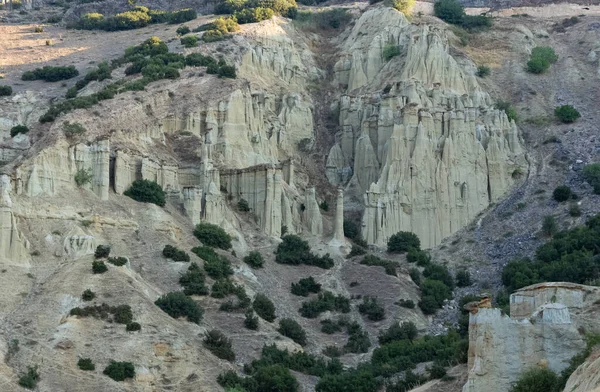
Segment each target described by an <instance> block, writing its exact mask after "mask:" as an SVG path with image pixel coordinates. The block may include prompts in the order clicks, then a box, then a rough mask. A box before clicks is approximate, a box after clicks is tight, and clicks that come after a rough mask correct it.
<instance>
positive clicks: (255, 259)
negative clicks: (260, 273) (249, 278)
mask: <svg viewBox="0 0 600 392" xmlns="http://www.w3.org/2000/svg"><path fill="white" fill-rule="evenodd" d="M244 263H246V264H248V265H249V266H250V267H252V268H262V267H263V265H264V263H265V261H264V260H263V257H262V255H261V254H260V252H259V251H256V250H253V251H251V252H250V253H248V256H246V257H244Z"/></svg>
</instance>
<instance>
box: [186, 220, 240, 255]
mask: <svg viewBox="0 0 600 392" xmlns="http://www.w3.org/2000/svg"><path fill="white" fill-rule="evenodd" d="M194 236H196V238H198V239H199V240H200V242H202V243H203V244H204V245H206V246H210V247H213V248H220V249H225V250H227V249H229V248H231V236H229V234H227V233H226V232H225V230H223V229H222V228H220V227H219V226H217V225H213V224H211V223H199V224H197V225H196V228H195V229H194Z"/></svg>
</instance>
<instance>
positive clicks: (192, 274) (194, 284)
mask: <svg viewBox="0 0 600 392" xmlns="http://www.w3.org/2000/svg"><path fill="white" fill-rule="evenodd" d="M179 284H180V285H182V286H183V293H184V294H185V295H207V294H208V288H207V287H206V286H205V285H204V284H205V278H204V273H203V272H202V271H201V270H200V267H198V264H196V263H192V264H190V266H189V267H188V270H187V271H186V272H185V274H183V275H181V277H180V278H179Z"/></svg>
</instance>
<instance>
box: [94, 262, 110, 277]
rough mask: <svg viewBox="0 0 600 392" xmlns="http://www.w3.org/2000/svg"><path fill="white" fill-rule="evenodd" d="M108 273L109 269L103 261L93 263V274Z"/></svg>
mask: <svg viewBox="0 0 600 392" xmlns="http://www.w3.org/2000/svg"><path fill="white" fill-rule="evenodd" d="M106 271H108V267H107V266H106V264H104V261H102V260H95V261H93V262H92V272H93V273H94V274H103V273H105V272H106Z"/></svg>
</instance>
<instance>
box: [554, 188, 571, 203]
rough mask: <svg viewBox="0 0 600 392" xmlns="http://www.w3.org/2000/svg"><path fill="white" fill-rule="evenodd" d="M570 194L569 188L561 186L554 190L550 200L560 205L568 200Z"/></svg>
mask: <svg viewBox="0 0 600 392" xmlns="http://www.w3.org/2000/svg"><path fill="white" fill-rule="evenodd" d="M572 194H573V193H572V192H571V188H569V187H568V186H566V185H561V186H557V187H556V188H555V189H554V192H552V198H554V200H556V201H557V202H559V203H560V202H563V201H567V200H569V199H570V198H571V196H572Z"/></svg>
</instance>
